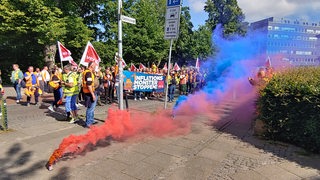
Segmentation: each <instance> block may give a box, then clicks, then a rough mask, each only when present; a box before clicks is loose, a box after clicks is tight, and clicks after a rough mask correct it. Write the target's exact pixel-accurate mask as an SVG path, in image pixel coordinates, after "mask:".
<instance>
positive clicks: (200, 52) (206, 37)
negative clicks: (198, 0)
mask: <svg viewBox="0 0 320 180" xmlns="http://www.w3.org/2000/svg"><path fill="white" fill-rule="evenodd" d="M211 37H212V30H211V28H210V27H208V25H202V26H200V27H199V29H198V30H196V31H194V33H193V38H192V39H193V42H194V43H193V48H194V49H195V51H196V53H197V54H196V57H194V58H200V59H205V58H207V57H208V56H210V55H212V53H213V52H214V46H213V43H212V41H211Z"/></svg>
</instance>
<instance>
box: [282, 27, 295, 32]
mask: <svg viewBox="0 0 320 180" xmlns="http://www.w3.org/2000/svg"><path fill="white" fill-rule="evenodd" d="M281 30H283V31H290V32H293V31H295V30H296V28H292V27H282V28H281Z"/></svg>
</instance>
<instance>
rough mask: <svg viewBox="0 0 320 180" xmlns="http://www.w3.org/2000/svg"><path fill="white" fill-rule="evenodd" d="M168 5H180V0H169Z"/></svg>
mask: <svg viewBox="0 0 320 180" xmlns="http://www.w3.org/2000/svg"><path fill="white" fill-rule="evenodd" d="M167 6H180V0H167Z"/></svg>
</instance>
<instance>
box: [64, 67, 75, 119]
mask: <svg viewBox="0 0 320 180" xmlns="http://www.w3.org/2000/svg"><path fill="white" fill-rule="evenodd" d="M63 71H64V73H65V74H64V75H63V76H62V81H61V85H62V87H63V93H64V95H65V97H66V103H65V109H66V112H67V120H68V121H69V123H75V122H76V121H77V120H78V114H77V111H78V109H77V106H76V102H77V97H78V94H79V88H78V84H77V77H76V74H75V73H74V72H73V71H71V65H70V64H68V65H66V66H64V68H63Z"/></svg>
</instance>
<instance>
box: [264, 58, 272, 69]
mask: <svg viewBox="0 0 320 180" xmlns="http://www.w3.org/2000/svg"><path fill="white" fill-rule="evenodd" d="M265 66H266V67H267V68H271V59H270V57H269V56H268V58H267V60H266V63H265Z"/></svg>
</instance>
